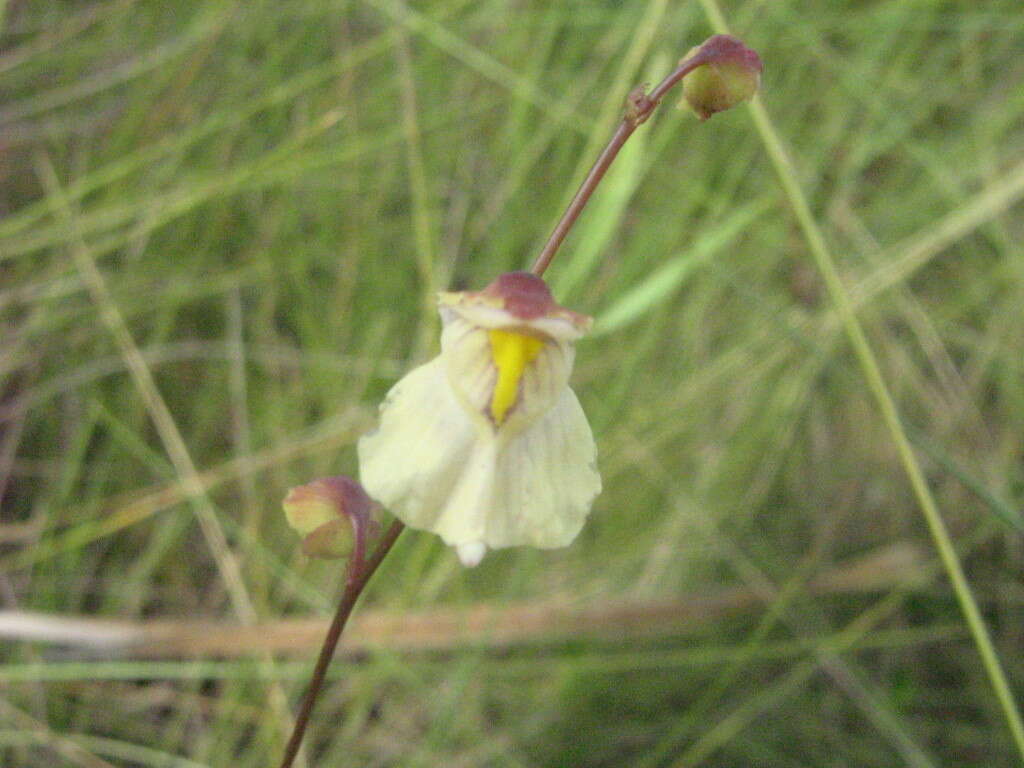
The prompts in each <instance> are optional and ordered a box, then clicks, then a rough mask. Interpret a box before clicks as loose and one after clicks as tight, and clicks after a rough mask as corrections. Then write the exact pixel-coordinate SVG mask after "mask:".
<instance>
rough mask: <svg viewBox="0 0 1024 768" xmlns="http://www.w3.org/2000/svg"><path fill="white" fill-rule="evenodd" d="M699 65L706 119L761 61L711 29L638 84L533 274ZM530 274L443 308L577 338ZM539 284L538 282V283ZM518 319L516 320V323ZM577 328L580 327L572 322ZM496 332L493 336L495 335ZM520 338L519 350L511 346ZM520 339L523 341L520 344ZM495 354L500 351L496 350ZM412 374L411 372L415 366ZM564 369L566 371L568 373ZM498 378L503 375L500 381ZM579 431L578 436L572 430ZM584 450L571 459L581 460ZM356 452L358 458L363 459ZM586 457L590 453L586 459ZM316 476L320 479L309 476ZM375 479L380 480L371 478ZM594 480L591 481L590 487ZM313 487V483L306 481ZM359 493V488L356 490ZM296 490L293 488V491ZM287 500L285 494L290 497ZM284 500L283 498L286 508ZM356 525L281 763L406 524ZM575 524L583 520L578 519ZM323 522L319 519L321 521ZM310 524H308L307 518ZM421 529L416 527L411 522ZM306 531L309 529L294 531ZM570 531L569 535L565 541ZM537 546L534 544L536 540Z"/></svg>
mask: <svg viewBox="0 0 1024 768" xmlns="http://www.w3.org/2000/svg"><path fill="white" fill-rule="evenodd" d="M701 67H705V69H704V70H702V77H701V78H700V80H699V85H698V86H696V87H695V88H693V89H691V90H690V91H689V92H687V93H685V100H686V101H687V102H688V103H689V105H690V107H691V108H692V109H694V111H695V112H697V114H698V115H700V117H701V118H702V119H706V118H707V117H708V116H710V115H711V114H713V113H714V112H718V111H721V110H723V109H728V108H729V107H731V106H734V105H735V104H737V103H739V102H740V101H743V100H745V99H747V98H749V97H750V96H751V95H752V94H753V92H754V91H755V90H756V88H757V84H758V80H759V78H760V73H761V61H760V59H759V58H758V56H757V54H756V53H754V52H753V51H752V50H750V49H748V48H747V47H746V46H744V45H743V44H742V43H741V42H740V41H739V40H737V39H736V38H734V37H731V36H729V35H715V36H713V37H711V38H709V39H708V40H707V41H706V42H705V43H704V44H703V45H701V46H700V47H698V48H696V49H694V50H693V51H691V52H690V53H689V54H688V55H687V57H686V58H684V59H683V60H682V61H681V62H680V63H679V65H678V66H677V67H676V69H674V70H673V71H672V72H671V73H670V74H669V75H668V76H667V77H666V78H665V79H664V80H662V81H661V82H660V83H659V84H658V85H657V86H656V87H655V88H654V90H652V91H651V92H650V93H646V88H645V87H644V86H639V87H637V88H635V89H633V91H631V92H630V94H629V97H628V100H627V104H626V112H625V115H624V116H623V119H622V123H621V124H620V125H619V127H618V129H617V130H616V131H615V133H614V134H613V135H612V138H611V140H610V141H609V142H608V145H607V146H606V147H605V148H604V151H602V152H601V154H600V155H599V156H598V158H597V161H596V162H595V163H594V166H593V167H592V168H591V170H590V172H589V173H588V174H587V176H586V178H585V179H584V180H583V183H582V184H581V185H580V188H579V190H578V191H577V193H576V195H575V197H573V199H572V202H571V203H570V204H569V207H568V208H567V209H566V211H565V213H564V214H563V215H562V218H561V219H560V220H559V222H558V224H557V225H556V227H555V229H554V231H553V232H552V233H551V236H550V237H549V238H548V241H547V243H546V244H545V246H544V248H543V250H542V251H541V253H540V255H539V256H538V257H537V259H536V261H535V262H534V264H533V267H532V270H531V271H532V273H533V275H535V276H537V277H538V278H539V277H540V276H541V275H543V273H544V272H545V270H547V268H548V266H549V265H550V264H551V261H552V259H554V257H555V253H556V252H557V251H558V248H559V246H560V245H561V244H562V241H563V240H565V237H566V235H568V234H569V231H570V230H571V229H572V227H573V225H574V224H575V223H576V220H577V219H578V218H579V216H580V214H581V213H582V211H583V209H584V208H585V207H586V205H587V202H588V201H589V200H590V197H591V195H593V193H594V190H595V189H596V188H597V186H598V184H600V183H601V179H602V178H604V175H605V173H606V172H607V170H608V168H609V167H610V166H611V164H612V162H613V161H614V160H615V158H616V156H617V155H618V153H619V150H621V149H622V146H623V145H624V144H625V143H626V141H627V140H628V139H629V137H630V136H631V135H632V134H633V132H634V131H636V129H637V128H638V127H639V126H640V125H642V124H643V123H644V122H646V121H647V119H648V118H649V117H650V116H651V114H652V113H653V112H654V110H655V109H656V108H657V106H658V104H660V103H661V101H662V99H663V98H664V97H665V94H666V93H668V91H669V90H670V89H671V88H672V87H673V86H675V85H676V84H677V83H679V82H680V81H681V80H682V79H683V78H684V77H686V75H688V74H689V73H691V72H693V71H694V70H698V69H699V68H701ZM528 277H529V276H528V275H525V274H524V273H518V274H516V273H510V274H508V275H503V276H501V277H499V278H498V279H497V280H496V281H495V282H494V283H492V285H491V286H489V287H488V288H487V289H485V290H484V291H481V292H477V293H461V294H450V295H447V296H448V298H445V296H446V295H442V302H448V303H449V304H451V305H452V306H451V307H449V308H448V309H449V310H451V311H453V312H455V313H456V314H457V313H458V312H459V311H461V312H464V313H467V314H468V315H470V316H471V315H473V313H474V312H475V311H477V310H476V309H474V304H475V303H478V302H479V303H482V304H483V305H484V307H483V310H482V311H483V312H485V313H492V320H493V312H494V306H493V305H494V301H495V300H496V299H497V300H499V302H498V303H499V305H500V307H501V310H500V311H501V312H503V313H511V315H512V316H513V318H519V320H517V322H518V323H519V324H520V325H522V324H524V323H525V324H526V325H530V324H531V323H533V324H536V325H540V324H541V323H544V324H546V325H545V326H544V327H545V328H546V329H547V331H548V332H550V331H551V328H552V326H551V325H550V324H551V322H552V321H561V322H562V325H564V326H565V327H564V328H562V329H561V331H559V332H558V333H556V334H555V335H556V336H558V335H560V334H561V335H566V334H567V335H568V336H573V337H574V336H575V335H579V333H581V332H582V331H581V328H582V326H583V325H586V324H589V318H584V317H583V316H582V315H576V313H573V312H569V311H568V310H564V309H562V308H560V307H558V306H557V305H556V304H554V302H553V301H552V300H551V297H550V293H549V292H548V290H547V287H546V286H544V285H543V282H542V281H540V280H537V279H535V278H534V279H532V280H530V279H526V278H528ZM537 284H539V286H538V285H537ZM520 321H521V322H520ZM576 326H579V327H576ZM490 334H492V338H491V344H492V348H493V349H497V348H498V346H496V345H495V342H496V341H509V340H508V339H507V338H506V337H514V336H516V334H515V333H507V332H506V331H503V330H501V329H500V328H495V329H492V330H491V331H490ZM495 335H496V336H495ZM517 343H519V344H520V346H522V349H519V348H518V347H517V346H516V344H517ZM536 344H537V348H536V349H534V348H533V347H532V346H531V345H530V341H529V339H527V340H526V341H522V340H520V341H519V342H516V341H515V340H513V341H512V342H510V343H509V344H508V345H506V346H508V349H509V351H508V353H507V355H511V356H512V357H515V355H514V354H513V352H516V351H517V350H518V353H519V354H520V356H521V357H522V359H519V358H516V359H514V360H513V359H511V357H510V358H508V359H503V362H504V363H505V365H506V366H507V368H508V370H513V369H515V371H516V376H515V377H511V376H510V377H508V378H509V384H510V386H511V385H513V384H515V383H516V381H515V379H516V378H517V377H518V375H521V374H522V368H523V366H524V365H525V364H526V363H527V362H529V360H530V359H532V355H536V354H537V353H538V350H539V349H540V346H541V344H540V342H536ZM524 345H525V346H524ZM495 354H498V353H495ZM414 373H415V372H414ZM567 375H568V370H566V376H567ZM499 379H500V380H501V381H504V379H501V378H500V376H499ZM513 402H514V398H513V397H512V390H511V389H510V390H509V392H505V391H504V389H502V388H501V387H500V386H498V388H497V389H496V391H495V393H494V395H493V399H492V400H491V403H490V417H491V418H492V419H493V421H494V424H495V426H496V427H497V426H501V425H502V422H503V421H504V419H505V417H506V413H507V409H508V408H509V407H511V405H512V403H513ZM571 402H572V403H575V402H576V401H575V397H574V396H573V397H572V398H571ZM574 407H575V408H576V409H577V410H578V409H579V406H578V404H576V405H575V406H574ZM578 418H579V419H581V420H582V427H583V428H584V431H585V435H586V439H587V440H588V441H589V442H590V444H591V450H592V443H593V440H592V437H591V436H590V429H589V426H587V425H586V421H585V419H583V416H582V411H580V412H579V416H578ZM573 436H574V437H579V435H573ZM366 440H367V439H366V438H365V437H364V438H363V441H361V442H362V445H361V454H362V453H363V449H364V447H365V448H366V451H367V452H368V453H369V452H371V450H372V448H373V443H367V442H366ZM586 453H587V452H586V451H583V452H582V454H581V455H580V456H578V457H576V458H582V459H584V463H587V462H586V460H587V459H588V457H587V456H586ZM362 458H363V457H362V455H361V459H362ZM589 458H590V459H592V456H591V457H589ZM315 482H320V481H315ZM377 482H379V479H378V480H377ZM595 483H596V485H595ZM310 485H313V484H310ZM578 490H579V495H580V499H579V501H581V502H582V503H583V505H584V506H585V507H586V508H584V509H583V510H582V512H583V515H584V516H585V514H586V511H587V510H588V509H589V504H590V500H591V499H592V498H593V495H595V494H596V493H597V492H598V491H599V490H600V480H599V478H598V477H597V476H596V472H595V473H594V479H593V480H591V481H590V482H589V485H588V484H582V486H581V487H580V488H579V489H578ZM359 492H360V493H362V489H361V488H360V490H359ZM293 493H294V492H293ZM290 498H291V496H290ZM287 508H288V503H287V500H286V510H287ZM312 517H314V518H315V519H314V522H316V523H321V520H320V518H319V517H316V515H313V516H312ZM349 517H350V519H351V521H352V524H353V530H354V543H353V545H352V549H351V555H350V558H349V563H348V572H347V578H346V583H345V590H344V592H343V593H342V596H341V600H340V602H339V604H338V608H337V611H336V612H335V615H334V619H333V621H332V622H331V626H330V629H329V630H328V632H327V636H326V637H325V638H324V644H323V647H322V648H321V650H320V655H319V658H318V659H317V663H316V666H315V667H314V669H313V674H312V676H311V678H310V681H309V686H308V688H307V691H306V695H305V697H304V698H303V701H302V706H301V708H300V710H299V713H298V715H297V716H296V720H295V728H294V730H293V732H292V734H291V737H290V738H289V740H288V744H287V746H286V748H285V754H284V757H283V759H282V761H281V768H290V766H291V765H292V763H293V761H294V759H295V756H296V754H297V753H298V751H299V746H300V744H301V743H302V738H303V734H304V733H305V730H306V727H307V726H308V724H309V719H310V715H311V714H312V711H313V706H314V704H315V703H316V699H317V697H318V696H319V693H320V690H321V688H322V686H323V682H324V678H325V676H326V673H327V667H328V666H329V665H330V662H331V659H332V658H333V656H334V652H335V649H336V648H337V644H338V641H339V639H340V637H341V633H342V631H343V630H344V628H345V624H346V622H347V621H348V618H349V616H350V615H351V613H352V610H353V608H354V607H355V604H356V602H357V601H358V600H359V597H360V595H361V594H362V592H363V589H364V588H365V587H366V585H367V583H368V582H369V580H370V578H371V577H372V576H373V574H374V572H375V571H376V570H377V567H378V566H379V565H380V564H381V562H383V560H384V558H385V557H387V555H388V553H389V552H390V551H391V548H392V547H393V546H394V544H395V542H396V541H397V540H398V537H399V536H400V535H401V533H402V531H403V530H405V524H404V523H403V522H402V521H401V520H395V521H394V522H393V523H392V524H391V527H390V528H388V530H387V531H386V532H385V533H384V534H383V536H381V538H380V539H379V541H378V542H377V545H376V547H375V548H374V551H373V553H372V554H371V555H370V556H369V557H368V558H367V557H364V554H365V550H366V543H367V530H368V528H369V526H370V521H369V518H368V517H367V516H354V515H351V514H350V515H349ZM579 523H580V524H582V518H580V520H579ZM321 524H322V523H321ZM310 525H312V524H310ZM323 525H324V526H325V527H324V528H319V527H318V528H317V529H316V530H317V537H319V538H314V544H317V545H323V546H325V547H327V548H328V549H331V550H332V551H336V549H335V548H336V547H337V542H336V541H335V540H333V539H330V538H328V539H327V540H326V542H325V541H321V538H324V531H325V530H328V531H329V532H330V534H331V535H332V536H333V535H335V532H336V531H337V528H338V525H337V524H336V523H335V522H333V521H332V522H331V524H330V525H331V526H332V527H331V528H329V529H328V528H327V526H326V524H323ZM417 527H420V526H417ZM567 531H568V533H569V534H571V536H574V535H575V532H574V531H573V530H571V526H570V527H569V528H567ZM300 532H303V533H307V531H305V530H303V531H300ZM565 534H566V531H562V532H560V533H559V534H558V535H557V536H556V537H555V539H553V540H552V541H554V543H552V541H549V540H547V539H545V540H544V541H543V542H541V543H540V544H539V545H540V546H561V545H563V544H564V541H562V539H563V538H565ZM571 536H569V540H571ZM309 540H310V537H308V536H307V547H308V545H309ZM509 543H523V542H520V541H512V542H508V541H506V542H502V543H501V544H500V546H508V545H509ZM535 545H537V544H535ZM458 549H459V556H460V558H461V559H462V560H463V562H464V563H466V564H469V565H472V564H475V563H476V562H479V558H480V557H482V556H483V552H484V551H485V549H486V547H485V546H484V544H483V543H482V542H477V541H473V542H469V546H468V548H467V546H465V545H464V546H463V547H460V548H458Z"/></svg>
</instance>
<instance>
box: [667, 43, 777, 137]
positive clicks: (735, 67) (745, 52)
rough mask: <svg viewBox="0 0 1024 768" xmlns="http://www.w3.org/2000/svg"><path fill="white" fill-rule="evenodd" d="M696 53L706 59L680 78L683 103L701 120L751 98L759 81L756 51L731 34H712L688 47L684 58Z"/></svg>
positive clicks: (762, 66)
mask: <svg viewBox="0 0 1024 768" xmlns="http://www.w3.org/2000/svg"><path fill="white" fill-rule="evenodd" d="M695 56H699V57H700V58H702V59H704V60H705V63H704V64H702V65H701V66H699V67H697V68H696V69H694V70H693V71H692V72H690V74H688V75H687V76H686V77H685V79H684V80H683V99H684V103H685V104H686V105H687V106H689V107H690V109H692V110H693V111H694V112H696V113H697V115H698V116H699V117H700V119H701V120H707V119H708V118H709V117H711V115H713V114H715V112H722V111H724V110H726V109H729V108H730V107H734V106H736V105H737V104H739V103H740V102H742V101H746V100H747V99H749V98H751V97H752V96H753V95H754V94H755V93H756V92H757V89H758V86H759V85H760V83H761V71H762V69H763V68H764V65H763V64H762V63H761V57H760V56H758V55H757V53H756V52H754V51H752V50H751V49H750V48H747V46H745V45H744V44H743V43H742V42H740V41H739V40H738V39H737V38H735V37H733V36H732V35H714V36H712V37H709V38H708V39H707V40H706V41H705V42H704V44H703V45H700V46H698V47H696V48H693V49H691V50H690V52H689V53H687V54H686V56H684V57H683V61H687V60H688V59H692V58H693V57H695Z"/></svg>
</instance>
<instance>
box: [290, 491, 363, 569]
mask: <svg viewBox="0 0 1024 768" xmlns="http://www.w3.org/2000/svg"><path fill="white" fill-rule="evenodd" d="M372 508H373V502H372V501H371V500H370V497H369V496H367V495H366V491H364V490H363V487H362V486H361V485H360V484H359V483H357V482H356V481H355V480H353V479H352V478H350V477H345V476H344V475H337V476H335V477H322V478H320V479H318V480H314V481H313V482H311V483H306V484H305V485H300V486H298V487H296V488H292V489H291V490H290V491H289V492H288V495H287V496H286V497H285V499H284V514H285V517H286V518H287V519H288V525H290V526H291V527H292V528H294V529H295V531H296V532H297V533H298V534H299V535H300V536H302V537H303V539H302V551H303V552H304V553H305V554H306V555H307V556H309V557H321V558H338V557H348V556H349V555H350V554H351V553H352V549H353V547H354V546H355V541H356V536H357V534H358V531H359V530H360V529H362V530H363V531H364V532H365V531H367V530H368V526H369V525H370V510H371V509H372Z"/></svg>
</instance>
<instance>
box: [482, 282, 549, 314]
mask: <svg viewBox="0 0 1024 768" xmlns="http://www.w3.org/2000/svg"><path fill="white" fill-rule="evenodd" d="M480 293H482V294H484V295H485V296H494V297H495V298H497V299H501V303H502V305H503V306H504V308H505V310H506V311H507V312H508V313H509V314H512V315H515V316H516V317H518V318H520V319H522V320H533V319H535V318H538V317H543V316H544V315H550V314H553V313H554V312H557V311H558V310H560V309H561V307H559V306H558V304H556V303H555V300H554V299H553V298H552V297H551V290H550V289H549V288H548V286H547V283H545V282H544V281H543V280H541V279H540V278H539V277H537V275H535V274H533V273H532V272H506V273H505V274H503V275H498V276H497V277H496V278H495V279H494V282H492V283H491V284H490V285H488V286H487V287H486V288H484V289H483V290H482V291H480Z"/></svg>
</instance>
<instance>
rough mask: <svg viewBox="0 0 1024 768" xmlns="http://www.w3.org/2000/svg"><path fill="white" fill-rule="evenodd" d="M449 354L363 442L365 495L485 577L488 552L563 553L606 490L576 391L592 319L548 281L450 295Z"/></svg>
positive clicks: (391, 398) (404, 392)
mask: <svg viewBox="0 0 1024 768" xmlns="http://www.w3.org/2000/svg"><path fill="white" fill-rule="evenodd" d="M439 304H440V311H441V320H442V324H443V331H442V333H441V354H440V356H439V357H437V358H435V359H434V360H432V361H430V362H429V363H427V364H425V365H422V366H420V367H419V368H416V369H415V370H413V371H411V372H410V373H408V374H407V375H406V376H405V378H403V379H402V380H401V381H399V382H398V383H397V384H396V385H395V386H394V387H393V388H392V389H391V391H390V392H389V393H388V395H387V397H386V398H385V400H384V403H383V404H382V405H381V409H380V426H379V428H378V429H377V431H376V432H373V433H371V434H368V435H365V436H364V437H363V438H361V439H360V441H359V467H360V474H361V477H362V481H363V485H364V486H365V487H366V490H367V491H368V493H369V494H370V496H372V497H373V498H374V499H376V500H377V501H378V502H380V503H381V504H382V505H383V506H385V507H387V508H388V509H390V510H391V512H392V513H393V514H394V515H395V516H397V517H398V518H399V519H400V520H402V522H404V523H405V524H406V525H409V526H411V527H413V528H420V529H423V530H427V531H432V532H434V533H436V534H438V535H439V536H441V538H443V539H444V540H445V542H446V543H448V544H449V545H451V546H453V547H455V548H456V551H457V552H458V555H459V558H460V559H461V560H462V562H463V563H464V564H465V565H470V566H471V565H476V564H477V563H479V562H480V560H481V558H482V557H483V556H484V553H485V552H486V551H487V549H488V548H491V549H496V548H499V547H510V546H516V545H522V544H525V545H530V546H534V547H542V548H552V547H562V546H565V545H567V544H569V543H570V542H572V540H573V539H574V538H576V534H577V533H579V531H580V528H582V527H583V521H584V520H585V519H586V516H587V514H588V512H589V511H590V505H591V503H592V502H593V500H594V497H595V496H597V494H598V493H600V491H601V478H600V475H598V473H597V467H596V459H597V449H596V447H595V446H594V438H593V435H592V434H591V432H590V426H589V425H588V424H587V419H586V416H584V414H583V409H582V408H581V407H580V404H579V401H578V400H577V399H576V395H575V394H573V392H572V390H571V389H569V373H570V372H571V370H572V363H573V357H574V350H573V347H572V342H573V341H575V340H576V339H578V338H579V337H580V336H582V335H583V334H584V333H585V332H586V331H587V329H589V327H590V324H591V320H590V318H589V317H586V316H584V315H579V314H577V313H575V312H571V311H569V310H567V309H564V308H562V307H560V306H558V305H557V304H556V303H555V302H554V300H553V299H552V298H551V293H550V291H549V290H548V287H547V286H546V285H545V284H544V281H543V280H541V279H540V278H539V277H537V276H536V275H533V274H530V273H528V272H511V273H508V274H505V275H501V276H500V277H498V279H496V280H495V281H494V282H493V283H491V285H489V286H488V287H487V288H485V289H484V290H482V291H466V292H459V293H442V294H441V295H440V300H439Z"/></svg>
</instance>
